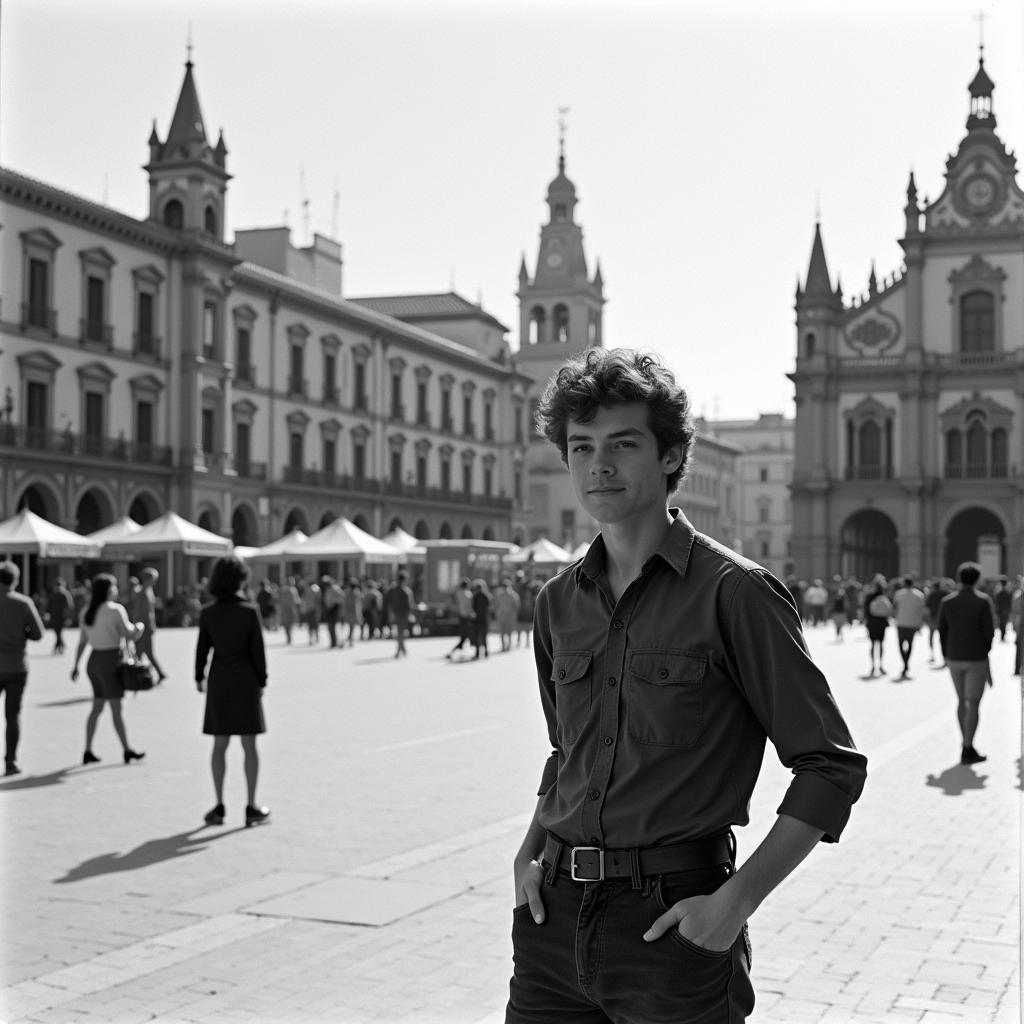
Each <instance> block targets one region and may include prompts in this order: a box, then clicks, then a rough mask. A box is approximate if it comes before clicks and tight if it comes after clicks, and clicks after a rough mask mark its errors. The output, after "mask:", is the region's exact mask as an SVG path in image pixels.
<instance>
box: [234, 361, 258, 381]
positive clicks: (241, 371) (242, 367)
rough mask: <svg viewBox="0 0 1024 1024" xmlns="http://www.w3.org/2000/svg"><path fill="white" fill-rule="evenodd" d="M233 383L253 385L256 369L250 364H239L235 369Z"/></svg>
mask: <svg viewBox="0 0 1024 1024" xmlns="http://www.w3.org/2000/svg"><path fill="white" fill-rule="evenodd" d="M235 382H236V383H238V384H255V383H256V367H255V366H253V364H252V363H239V364H238V365H237V366H236V367H235Z"/></svg>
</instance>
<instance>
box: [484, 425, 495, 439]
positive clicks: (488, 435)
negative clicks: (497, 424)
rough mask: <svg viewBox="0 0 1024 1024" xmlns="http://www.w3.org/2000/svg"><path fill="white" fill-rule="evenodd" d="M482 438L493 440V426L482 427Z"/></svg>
mask: <svg viewBox="0 0 1024 1024" xmlns="http://www.w3.org/2000/svg"><path fill="white" fill-rule="evenodd" d="M484 440H485V441H493V440H494V427H484Z"/></svg>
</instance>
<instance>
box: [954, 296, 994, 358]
mask: <svg viewBox="0 0 1024 1024" xmlns="http://www.w3.org/2000/svg"><path fill="white" fill-rule="evenodd" d="M995 306H996V303H995V298H994V296H993V295H992V293H991V292H980V291H974V292H967V294H966V295H964V296H963V298H961V299H960V351H961V352H994V351H995V347H996V315H995Z"/></svg>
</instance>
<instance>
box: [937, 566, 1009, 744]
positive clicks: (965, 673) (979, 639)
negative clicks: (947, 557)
mask: <svg viewBox="0 0 1024 1024" xmlns="http://www.w3.org/2000/svg"><path fill="white" fill-rule="evenodd" d="M956 574H957V578H958V579H959V580H960V589H959V590H957V591H956V592H954V593H952V594H950V595H949V596H948V597H946V598H944V599H943V601H942V604H941V605H939V644H940V645H941V647H942V654H943V657H944V658H945V659H946V664H947V665H948V666H949V674H950V675H951V676H952V677H953V687H954V688H955V689H956V697H957V712H956V714H957V721H958V722H959V724H960V732H961V734H962V735H963V749H962V750H961V752H960V763H961V764H977V763H978V762H979V761H984V760H985V755H984V754H979V753H978V751H977V750H975V748H974V734H975V732H976V731H977V728H978V714H979V706H980V704H981V698H982V695H983V694H984V692H985V683H986V682H987V683H988V684H989V685H991V684H992V676H991V674H990V672H989V667H988V653H989V651H990V650H991V649H992V638H993V637H994V636H995V632H996V624H995V609H994V608H993V607H992V599H991V598H990V597H989V596H988V594H982V593H981V592H980V591H978V590H976V589H975V587H976V585H977V583H978V580H980V579H981V566H979V565H978V564H977V562H964V563H963V565H961V566H960V568H959V569H957V571H956Z"/></svg>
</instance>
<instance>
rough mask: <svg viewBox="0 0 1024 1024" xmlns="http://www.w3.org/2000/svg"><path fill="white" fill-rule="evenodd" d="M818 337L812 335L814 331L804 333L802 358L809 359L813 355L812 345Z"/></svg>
mask: <svg viewBox="0 0 1024 1024" xmlns="http://www.w3.org/2000/svg"><path fill="white" fill-rule="evenodd" d="M817 341H818V339H817V338H816V337H815V336H814V331H808V332H807V334H806V335H804V358H805V359H810V358H811V357H812V356H813V355H814V347H815V345H816V344H817Z"/></svg>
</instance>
